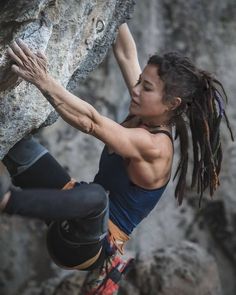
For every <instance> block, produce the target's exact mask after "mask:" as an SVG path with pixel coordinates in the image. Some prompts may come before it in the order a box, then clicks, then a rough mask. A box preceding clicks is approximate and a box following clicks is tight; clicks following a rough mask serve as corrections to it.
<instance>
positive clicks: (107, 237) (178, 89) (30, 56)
mask: <svg viewBox="0 0 236 295" xmlns="http://www.w3.org/2000/svg"><path fill="white" fill-rule="evenodd" d="M114 53H115V56H116V59H117V61H118V64H119V66H120V68H121V71H122V74H123V76H124V79H125V82H126V84H127V86H128V89H129V92H130V95H131V103H130V107H129V116H128V117H127V118H126V120H125V121H124V122H123V123H122V124H117V123H116V122H114V121H112V120H110V119H109V118H106V117H104V116H102V115H101V114H99V113H98V112H97V111H96V110H95V109H94V108H93V106H92V105H90V104H88V103H87V102H85V101H83V100H81V99H80V98H78V97H75V96H74V95H72V94H71V93H69V92H68V91H67V90H66V89H64V88H63V87H62V86H61V85H60V84H59V83H58V82H57V81H55V80H54V79H53V78H52V77H51V76H50V74H48V72H47V67H46V64H47V62H46V57H45V56H44V55H43V54H41V53H37V54H34V53H33V52H32V51H31V50H30V49H29V48H28V47H27V45H26V44H25V43H23V42H22V41H21V40H18V41H17V42H15V43H13V45H12V46H11V47H10V48H9V50H8V54H9V55H10V57H11V58H12V59H13V61H14V62H15V63H16V64H15V65H13V66H12V70H13V72H15V73H16V74H17V75H19V76H20V77H22V78H23V79H25V80H26V81H29V82H30V83H32V84H34V85H35V86H36V87H37V88H38V89H39V90H40V91H41V92H42V94H43V95H44V96H45V97H46V99H47V100H48V101H49V102H50V103H51V104H52V105H53V107H54V108H55V109H56V110H57V112H58V113H59V114H60V115H61V117H62V118H63V119H64V120H65V121H66V122H68V123H69V124H70V125H72V126H74V127H75V128H77V129H78V130H80V131H82V132H85V133H88V134H90V135H92V136H95V137H96V138H98V139H99V140H101V141H102V142H104V143H105V148H104V150H103V153H102V156H101V160H100V165H99V171H98V174H97V175H96V176H95V178H94V182H93V183H90V184H86V183H76V182H74V181H73V180H71V178H70V177H69V175H67V173H66V172H65V171H64V170H63V168H62V167H61V166H60V165H59V164H58V163H57V162H56V161H55V160H54V159H53V158H52V156H51V155H50V154H49V153H48V152H47V151H46V150H45V149H44V148H43V147H42V146H40V145H39V144H38V143H37V142H35V141H34V140H32V139H30V138H28V139H23V140H22V141H20V142H19V143H18V144H16V145H15V146H14V147H13V148H12V149H11V150H10V152H9V153H8V155H7V156H6V157H5V159H4V161H3V162H4V164H5V165H6V167H7V168H8V170H9V172H10V174H11V176H12V179H13V182H14V184H15V185H17V186H20V187H22V188H24V190H22V191H14V190H11V189H9V185H5V186H3V185H2V188H1V192H0V193H1V197H2V201H1V203H0V206H1V208H2V211H3V212H5V213H8V214H20V215H23V216H28V217H36V218H40V219H42V220H45V221H46V222H47V223H48V224H49V231H48V248H49V252H50V254H51V256H52V258H53V259H54V261H55V262H56V263H57V264H58V265H60V266H62V267H66V268H76V269H80V270H94V269H95V271H94V272H93V273H96V269H99V270H98V274H97V275H100V283H97V284H95V285H94V284H91V286H89V288H87V289H86V288H85V289H86V290H85V291H84V293H83V294H113V292H114V291H115V290H116V289H117V286H114V284H113V283H112V280H111V279H114V281H116V278H115V277H116V276H115V275H113V274H114V270H115V271H116V275H117V273H118V274H119V273H122V271H125V270H126V263H125V262H124V261H123V260H122V259H121V258H120V257H119V256H117V255H116V254H117V250H118V251H119V252H120V253H123V248H124V244H125V243H126V241H127V240H128V239H129V237H130V235H131V233H132V231H133V229H134V228H135V227H136V226H137V225H138V224H139V223H140V222H141V221H142V219H143V218H144V217H146V216H147V215H148V214H149V213H150V211H151V210H152V209H153V208H154V206H155V205H156V203H157V202H158V201H159V199H160V198H161V195H162V194H163V192H164V190H165V188H166V186H167V184H168V182H169V179H170V176H171V167H172V161H173V152H174V150H173V140H172V127H173V126H175V127H176V137H179V138H180V151H181V157H180V162H179V165H178V169H177V172H176V175H178V176H179V178H178V182H177V186H176V190H175V196H176V198H177V199H178V201H179V204H181V203H182V200H183V196H184V189H185V186H186V173H187V166H188V128H187V124H186V121H187V120H188V121H189V130H190V132H191V135H192V142H193V158H194V167H193V173H192V187H195V186H197V192H198V193H199V196H200V199H201V197H202V194H203V191H204V190H206V189H207V188H209V189H210V194H211V195H212V194H213V193H214V191H215V190H216V188H217V186H218V185H219V180H218V177H219V173H220V167H221V160H222V150H221V143H220V137H219V127H220V122H221V118H222V116H224V117H225V118H226V121H227V124H228V120H227V117H226V114H225V111H224V108H223V97H225V98H226V95H225V92H224V88H223V86H222V85H221V83H220V82H219V81H218V80H216V79H214V78H212V77H211V76H210V75H209V74H208V73H206V72H204V71H201V70H199V69H197V68H196V67H195V66H194V65H193V64H192V63H191V62H190V61H189V60H188V59H187V58H184V57H181V56H179V55H178V54H176V53H169V54H165V55H164V56H163V57H161V56H159V55H153V56H152V57H151V58H150V59H149V61H148V63H147V66H146V67H145V68H144V70H143V71H142V72H141V70H140V66H139V63H138V58H137V52H136V46H135V43H134V40H133V38H132V36H131V34H130V32H129V29H128V27H127V25H126V24H123V25H122V26H121V27H120V29H119V34H118V37H117V40H116V43H115V45H114ZM228 128H229V130H230V132H231V129H230V127H229V124H228ZM117 134H119V136H117ZM231 136H232V133H231ZM2 179H3V176H2ZM2 183H3V181H2ZM26 188H28V189H26ZM29 188H30V189H29ZM63 188H64V191H63V190H56V189H63ZM71 188H72V189H71ZM65 189H69V190H65ZM107 192H108V197H109V203H108V198H107ZM108 209H109V210H108ZM108 212H109V218H108ZM108 261H109V264H108V267H107V272H105V273H104V269H102V270H101V266H103V265H104V262H108ZM105 264H106V263H105ZM111 270H112V271H111ZM109 278H110V279H109ZM89 281H92V280H91V278H89ZM89 283H90V282H88V281H87V282H86V284H85V286H86V287H87V286H88V285H89ZM99 292H100V293H99Z"/></svg>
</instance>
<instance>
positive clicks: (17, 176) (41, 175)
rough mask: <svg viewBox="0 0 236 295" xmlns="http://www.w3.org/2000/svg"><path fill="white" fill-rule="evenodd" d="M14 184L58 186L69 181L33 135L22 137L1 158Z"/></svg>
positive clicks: (35, 186)
mask: <svg viewBox="0 0 236 295" xmlns="http://www.w3.org/2000/svg"><path fill="white" fill-rule="evenodd" d="M3 163H4V165H5V166H6V167H7V169H8V171H9V173H10V175H11V177H12V182H13V184H14V185H16V186H19V187H21V188H58V189H61V188H63V186H64V185H65V184H66V183H67V182H69V181H70V179H71V178H70V176H69V175H68V173H67V172H66V171H65V169H64V168H63V167H62V166H61V165H60V164H59V163H58V162H57V161H56V160H55V159H54V158H53V157H52V156H51V155H50V154H49V153H48V151H47V149H46V148H45V147H43V146H42V145H41V144H39V143H38V142H37V141H36V140H35V139H33V137H27V138H23V139H22V140H21V141H19V142H18V143H16V145H15V146H14V147H13V148H11V150H10V151H9V152H8V154H7V155H6V156H5V157H4V159H3Z"/></svg>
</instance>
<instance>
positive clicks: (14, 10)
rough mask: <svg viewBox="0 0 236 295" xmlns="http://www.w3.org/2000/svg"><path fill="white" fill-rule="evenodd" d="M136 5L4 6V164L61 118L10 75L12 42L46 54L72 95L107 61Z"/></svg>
mask: <svg viewBox="0 0 236 295" xmlns="http://www.w3.org/2000/svg"><path fill="white" fill-rule="evenodd" d="M133 5H134V0H126V1H121V0H119V1H118V0H117V1H115V0H113V1H110V0H109V1H108V0H104V1H96V0H90V1H86V0H80V1H76V0H71V1H57V0H53V1H51V0H50V1H49V0H34V1H26V0H18V1H12V0H10V1H5V2H3V3H2V4H1V6H2V7H1V8H2V9H1V15H0V27H1V33H0V122H1V128H0V159H1V158H3V156H4V155H5V154H6V153H7V151H8V150H9V149H10V148H11V147H12V146H13V145H14V144H15V143H16V142H17V141H19V140H20V139H21V138H22V137H24V136H25V135H26V134H29V133H31V132H32V131H34V130H35V129H38V128H39V127H40V126H42V125H48V124H52V123H53V122H54V121H55V120H56V119H57V117H58V116H57V115H56V114H55V112H54V111H53V108H52V107H51V106H50V104H49V103H48V102H47V101H46V99H45V98H44V97H43V96H42V95H41V93H40V92H39V91H38V90H37V89H36V88H35V87H34V86H32V85H30V84H28V83H26V82H24V81H23V82H22V81H20V79H17V77H16V76H15V75H14V74H13V73H12V72H11V70H10V67H11V64H12V62H11V61H10V60H9V58H8V57H7V55H6V49H7V46H8V44H9V43H10V42H12V41H13V40H14V39H16V38H21V39H23V40H24V41H25V42H26V43H27V44H28V45H29V46H30V48H32V49H33V50H34V51H38V50H41V51H43V52H46V55H47V57H48V60H49V64H50V67H49V70H50V72H51V73H52V75H53V76H54V77H55V78H56V79H57V80H58V81H60V82H61V83H62V85H64V86H67V87H68V88H69V89H73V88H74V87H75V86H76V85H77V83H78V81H79V80H81V79H82V78H85V77H86V76H87V74H88V73H89V72H91V71H92V70H93V69H94V68H95V67H96V66H97V65H98V64H99V63H100V62H101V61H102V60H103V59H104V57H105V55H106V53H107V50H108V48H109V47H110V46H111V44H112V42H113V41H114V38H115V34H116V31H117V27H118V26H119V25H120V24H121V23H122V22H124V21H125V20H126V19H128V18H129V17H130V15H131V12H132V8H133Z"/></svg>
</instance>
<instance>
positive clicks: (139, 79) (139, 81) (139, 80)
mask: <svg viewBox="0 0 236 295" xmlns="http://www.w3.org/2000/svg"><path fill="white" fill-rule="evenodd" d="M141 81H142V79H141V75H140V76H139V78H138V80H137V82H136V84H135V85H134V86H137V85H138V84H140V83H141Z"/></svg>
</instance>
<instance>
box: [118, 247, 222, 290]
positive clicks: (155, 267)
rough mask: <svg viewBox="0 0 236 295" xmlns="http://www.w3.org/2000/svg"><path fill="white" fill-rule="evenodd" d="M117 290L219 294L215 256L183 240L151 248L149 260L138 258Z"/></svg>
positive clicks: (219, 285)
mask: <svg viewBox="0 0 236 295" xmlns="http://www.w3.org/2000/svg"><path fill="white" fill-rule="evenodd" d="M134 289H136V292H133V290H134ZM120 291H121V292H120V293H121V294H123V295H128V294H140V295H141V294H142V295H156V294H158V295H179V294H181V295H189V294H191V295H199V294H201V295H204V294H209V295H220V294H222V293H221V284H220V280H219V275H218V269H217V265H216V263H215V260H214V258H213V257H212V256H211V255H209V253H207V252H206V251H205V250H204V249H202V248H201V247H199V245H197V244H194V243H190V242H186V241H184V242H181V243H179V244H177V245H175V246H169V247H166V248H165V249H158V250H156V251H154V253H152V258H151V259H144V260H142V259H140V260H137V261H136V263H135V268H134V269H133V270H132V271H131V272H130V273H129V275H128V283H126V284H125V283H124V286H123V285H122V287H121V290H120Z"/></svg>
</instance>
